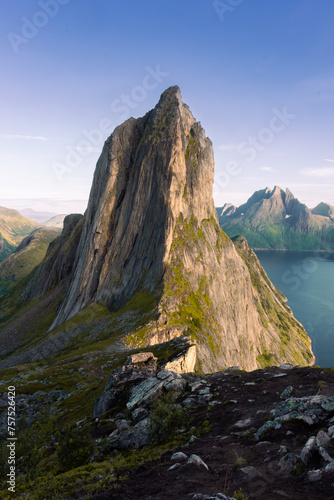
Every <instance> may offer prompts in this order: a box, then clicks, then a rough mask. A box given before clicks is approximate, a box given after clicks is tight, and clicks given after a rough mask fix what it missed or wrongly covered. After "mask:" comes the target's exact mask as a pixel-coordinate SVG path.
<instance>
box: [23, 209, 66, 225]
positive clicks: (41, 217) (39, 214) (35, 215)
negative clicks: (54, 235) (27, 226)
mask: <svg viewBox="0 0 334 500" xmlns="http://www.w3.org/2000/svg"><path fill="white" fill-rule="evenodd" d="M19 212H20V214H22V215H24V217H28V219H32V220H36V221H37V222H45V221H48V220H49V219H51V217H55V216H56V215H57V214H56V213H54V212H45V211H42V210H34V209H33V208H24V209H23V210H19Z"/></svg>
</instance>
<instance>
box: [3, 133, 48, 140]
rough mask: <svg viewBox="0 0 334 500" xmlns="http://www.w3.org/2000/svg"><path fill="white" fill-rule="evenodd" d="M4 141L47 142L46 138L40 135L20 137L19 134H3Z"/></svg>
mask: <svg viewBox="0 0 334 500" xmlns="http://www.w3.org/2000/svg"><path fill="white" fill-rule="evenodd" d="M4 137H5V139H24V140H34V141H48V140H49V139H48V138H47V137H43V136H41V135H21V134H5V135H4Z"/></svg>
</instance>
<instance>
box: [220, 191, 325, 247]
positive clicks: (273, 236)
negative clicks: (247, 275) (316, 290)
mask: <svg viewBox="0 0 334 500" xmlns="http://www.w3.org/2000/svg"><path fill="white" fill-rule="evenodd" d="M333 210H334V208H333V207H332V206H331V205H329V204H327V203H320V204H319V205H318V206H317V207H315V208H314V209H313V210H310V209H309V208H308V207H307V206H306V205H304V204H303V203H301V202H300V201H299V200H298V199H297V198H295V197H294V195H293V194H292V193H291V191H289V189H286V191H283V189H281V188H280V187H278V186H275V188H274V189H273V190H271V189H270V188H268V187H267V188H266V189H262V190H260V191H256V192H255V193H254V194H253V195H252V196H251V197H250V198H249V200H248V201H247V202H246V203H244V204H243V205H240V206H239V207H235V206H234V205H231V204H230V203H226V204H225V205H224V206H223V207H219V208H217V212H218V217H219V223H220V226H221V228H222V229H223V230H224V231H225V232H226V233H227V234H228V236H230V237H231V238H232V237H234V236H236V235H238V234H241V235H242V236H244V237H245V238H246V239H247V241H248V243H249V245H250V247H251V248H255V249H272V250H326V251H334V216H333V214H334V212H333Z"/></svg>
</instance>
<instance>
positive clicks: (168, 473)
mask: <svg viewBox="0 0 334 500" xmlns="http://www.w3.org/2000/svg"><path fill="white" fill-rule="evenodd" d="M155 370H156V364H155V358H154V357H153V355H151V354H150V353H142V354H138V355H134V356H132V357H131V358H129V360H128V362H127V364H126V365H125V366H124V367H123V368H121V369H118V370H116V372H115V373H114V374H112V375H111V377H110V379H109V381H108V384H107V386H106V389H105V391H104V392H103V393H102V396H101V398H99V400H97V401H96V404H95V409H94V412H95V416H97V415H98V414H100V413H101V412H103V411H105V410H106V409H107V408H108V407H109V406H113V407H115V405H116V406H117V405H118V411H117V414H116V415H115V414H114V415H112V413H114V412H113V410H111V415H110V420H106V419H105V418H104V419H103V425H104V426H106V425H107V426H108V425H109V426H114V428H115V430H113V432H111V433H110V435H109V436H108V438H107V442H108V446H109V447H110V449H114V450H115V453H117V452H119V451H120V450H124V449H130V448H140V447H142V446H145V445H148V444H149V442H150V415H151V412H152V411H154V410H152V408H153V409H154V400H156V399H155V398H157V397H158V396H159V397H160V399H161V396H162V398H163V397H166V396H163V394H166V393H169V394H170V395H172V397H171V398H169V399H170V401H169V404H170V411H171V412H175V418H176V419H177V418H178V411H181V412H183V413H184V416H185V419H184V420H183V423H181V424H180V426H179V428H178V429H177V430H176V433H177V434H178V435H179V436H181V437H182V436H183V435H186V436H187V437H186V439H185V440H184V442H183V443H182V444H180V445H179V446H175V448H174V449H172V450H169V451H168V452H166V453H163V454H162V455H161V456H160V457H159V458H158V459H157V460H154V461H152V462H148V463H145V464H144V465H142V466H138V465H139V464H138V465H137V466H134V468H133V470H131V472H129V473H128V475H127V476H126V478H125V479H124V478H123V479H122V478H119V480H116V483H115V484H113V488H112V490H110V491H108V492H106V493H101V494H98V495H96V496H94V497H93V498H94V499H95V500H104V499H113V498H115V499H116V498H117V499H118V500H120V499H124V500H125V499H127V500H129V499H145V500H151V499H152V500H153V499H154V500H158V499H159V500H167V499H171V498H173V499H178V500H182V499H184V500H186V499H187V500H189V499H197V500H200V499H201V500H202V499H209V498H210V499H211V498H212V499H224V498H227V497H232V498H233V497H234V498H237V499H243V498H244V499H246V498H248V499H249V500H251V499H256V500H262V499H263V500H268V499H269V498H270V499H271V500H276V499H277V500H279V499H284V498H293V499H294V500H296V499H303V500H307V499H312V500H313V499H315V498H319V499H320V498H333V496H332V495H333V487H334V485H333V483H334V396H333V388H334V372H333V371H331V370H323V369H319V368H298V367H297V368H292V366H291V365H288V364H286V365H282V366H281V367H271V368H267V369H265V370H256V371H253V372H250V373H246V372H242V371H239V370H238V369H237V368H231V369H228V370H224V371H221V372H218V373H214V374H212V375H207V376H195V375H192V374H187V375H182V376H181V375H179V374H176V373H175V372H173V371H169V370H166V369H164V370H160V371H159V372H158V373H156V371H155ZM140 379H144V380H141V381H139V380H140ZM138 381H139V383H138ZM126 387H127V388H126ZM121 388H122V391H120V389H121ZM125 394H126V397H124V395H125ZM120 397H121V398H122V401H123V404H120V405H119V404H118V403H119V401H120ZM171 401H172V402H173V403H172V404H171ZM173 405H174V406H173ZM105 415H106V414H104V417H105ZM168 417H169V416H168V415H166V418H168ZM100 418H101V417H97V418H96V420H95V432H96V433H99V432H101V430H102V429H101V426H100ZM151 419H152V417H151ZM163 426H164V421H163V420H161V422H160V431H161V428H163ZM151 427H152V424H151ZM151 431H152V428H151ZM155 431H156V432H158V433H159V426H158V427H157V428H155ZM151 437H152V436H151ZM100 441H103V438H102V437H100ZM116 450H117V451H116ZM223 495H227V497H225V496H223Z"/></svg>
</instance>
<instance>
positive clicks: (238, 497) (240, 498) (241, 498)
mask: <svg viewBox="0 0 334 500" xmlns="http://www.w3.org/2000/svg"><path fill="white" fill-rule="evenodd" d="M233 496H234V498H235V500H248V497H245V495H244V494H243V492H242V489H241V488H239V490H238V491H235V492H234V493H233Z"/></svg>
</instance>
